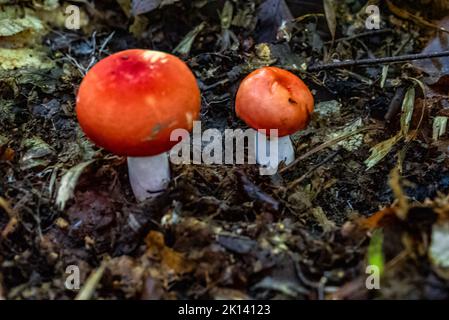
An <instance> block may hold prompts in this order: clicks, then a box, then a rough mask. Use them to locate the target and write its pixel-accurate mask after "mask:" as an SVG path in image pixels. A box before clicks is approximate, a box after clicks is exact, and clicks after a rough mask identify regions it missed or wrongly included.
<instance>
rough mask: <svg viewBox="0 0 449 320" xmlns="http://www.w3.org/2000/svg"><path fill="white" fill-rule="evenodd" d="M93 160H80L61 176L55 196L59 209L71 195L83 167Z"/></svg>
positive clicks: (63, 206) (62, 208)
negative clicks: (80, 161)
mask: <svg viewBox="0 0 449 320" xmlns="http://www.w3.org/2000/svg"><path fill="white" fill-rule="evenodd" d="M93 162H94V160H91V161H86V162H82V163H80V164H78V165H76V166H74V167H73V168H71V169H70V170H69V171H67V172H66V173H65V175H64V176H63V177H62V179H61V184H60V186H59V189H58V194H57V196H56V204H57V206H58V207H59V208H60V209H61V210H64V208H65V205H66V203H67V201H68V200H69V199H70V198H72V197H73V191H74V190H75V187H76V184H77V182H78V179H79V177H80V176H81V174H82V173H83V171H84V169H86V168H87V167H88V166H89V165H90V164H92V163H93Z"/></svg>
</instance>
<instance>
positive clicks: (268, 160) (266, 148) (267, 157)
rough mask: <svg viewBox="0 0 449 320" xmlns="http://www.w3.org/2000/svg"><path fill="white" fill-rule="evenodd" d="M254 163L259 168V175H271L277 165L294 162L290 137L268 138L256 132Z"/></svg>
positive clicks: (293, 150) (293, 151) (276, 168)
mask: <svg viewBox="0 0 449 320" xmlns="http://www.w3.org/2000/svg"><path fill="white" fill-rule="evenodd" d="M255 137H256V143H255V145H256V161H257V163H258V164H259V165H260V166H261V174H265V175H273V174H275V173H276V172H277V170H278V167H279V164H280V163H281V162H284V163H285V165H289V164H290V163H292V162H293V161H294V160H295V149H294V148H293V144H292V140H291V139H290V136H284V137H271V138H268V137H267V136H265V135H264V134H263V133H260V132H257V131H256V135H255Z"/></svg>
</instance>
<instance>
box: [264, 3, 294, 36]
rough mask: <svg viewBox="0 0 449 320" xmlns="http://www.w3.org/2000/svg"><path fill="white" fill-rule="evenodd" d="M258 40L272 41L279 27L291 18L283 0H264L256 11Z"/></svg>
mask: <svg viewBox="0 0 449 320" xmlns="http://www.w3.org/2000/svg"><path fill="white" fill-rule="evenodd" d="M257 19H258V31H257V40H258V42H273V41H275V40H276V36H277V33H278V30H279V27H280V26H281V25H282V23H283V22H285V21H290V20H293V15H292V13H291V12H290V9H289V7H288V5H287V3H286V2H285V0H265V1H264V2H263V3H262V4H261V5H260V6H259V10H258V13H257Z"/></svg>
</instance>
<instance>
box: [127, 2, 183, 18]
mask: <svg viewBox="0 0 449 320" xmlns="http://www.w3.org/2000/svg"><path fill="white" fill-rule="evenodd" d="M178 1H179V0H133V2H132V12H133V14H134V15H139V14H144V13H147V12H150V11H153V10H155V9H157V8H159V7H163V6H166V5H170V4H173V3H175V2H178Z"/></svg>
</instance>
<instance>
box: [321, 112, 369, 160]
mask: <svg viewBox="0 0 449 320" xmlns="http://www.w3.org/2000/svg"><path fill="white" fill-rule="evenodd" d="M362 127H363V122H362V119H361V118H359V119H357V120H355V121H353V122H352V123H350V124H348V125H347V126H345V127H344V128H343V129H341V130H339V131H337V132H332V133H331V134H330V135H329V139H330V140H333V139H338V138H339V137H343V136H346V135H348V134H349V133H351V132H355V131H357V130H358V129H360V128H362ZM362 144H363V134H356V135H354V136H352V137H350V138H349V139H345V140H343V141H340V142H339V143H338V144H337V145H335V146H333V149H337V148H338V147H342V148H344V149H345V150H347V151H350V152H352V151H355V150H357V149H358V148H360V146H362Z"/></svg>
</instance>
